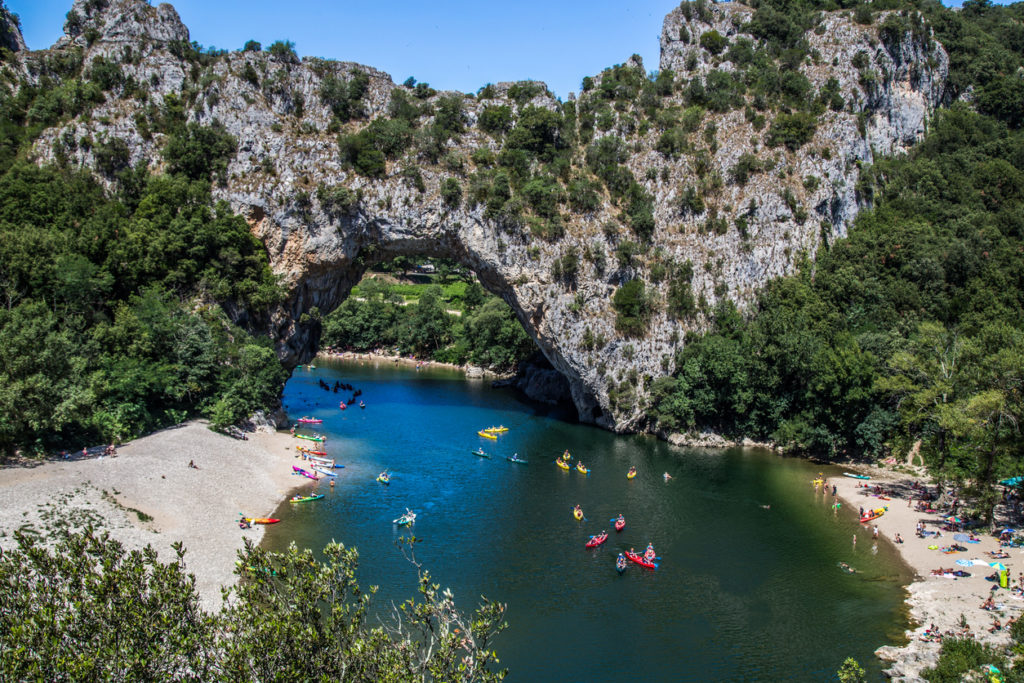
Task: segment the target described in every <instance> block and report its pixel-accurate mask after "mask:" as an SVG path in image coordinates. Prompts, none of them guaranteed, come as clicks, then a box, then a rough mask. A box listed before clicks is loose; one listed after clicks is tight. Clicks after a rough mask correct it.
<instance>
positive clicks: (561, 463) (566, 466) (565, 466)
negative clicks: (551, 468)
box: [555, 458, 569, 470]
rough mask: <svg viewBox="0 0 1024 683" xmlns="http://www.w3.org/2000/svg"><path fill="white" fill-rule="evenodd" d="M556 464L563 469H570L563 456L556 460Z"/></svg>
mask: <svg viewBox="0 0 1024 683" xmlns="http://www.w3.org/2000/svg"><path fill="white" fill-rule="evenodd" d="M555 464H556V465H558V466H559V467H561V468H562V469H563V470H567V469H569V466H568V465H567V464H565V463H564V462H562V459H561V458H559V459H558V460H555Z"/></svg>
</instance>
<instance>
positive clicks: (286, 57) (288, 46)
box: [267, 40, 299, 64]
mask: <svg viewBox="0 0 1024 683" xmlns="http://www.w3.org/2000/svg"><path fill="white" fill-rule="evenodd" d="M267 52H269V53H270V56H271V57H273V58H274V59H275V60H277V61H279V62H284V63H285V64H298V63H299V56H298V55H297V54H296V53H295V43H293V42H292V41H290V40H277V41H274V42H273V43H271V44H270V47H268V48H267Z"/></svg>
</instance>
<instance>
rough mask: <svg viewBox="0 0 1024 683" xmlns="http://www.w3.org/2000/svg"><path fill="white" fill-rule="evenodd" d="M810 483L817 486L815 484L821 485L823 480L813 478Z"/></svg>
mask: <svg viewBox="0 0 1024 683" xmlns="http://www.w3.org/2000/svg"><path fill="white" fill-rule="evenodd" d="M811 483H812V484H814V485H815V486H816V487H817V486H821V485H822V484H824V483H825V480H824V479H815V480H814V481H812V482H811Z"/></svg>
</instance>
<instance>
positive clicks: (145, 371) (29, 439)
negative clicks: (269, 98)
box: [0, 79, 285, 454]
mask: <svg viewBox="0 0 1024 683" xmlns="http://www.w3.org/2000/svg"><path fill="white" fill-rule="evenodd" d="M72 80H73V79H72ZM52 92H53V91H52V90H44V89H38V90H31V89H30V90H29V91H28V92H26V91H24V90H23V91H21V92H19V94H18V96H17V97H14V98H10V97H7V98H0V110H2V111H3V115H2V117H3V119H4V121H5V122H6V123H14V124H17V123H21V124H23V125H22V126H17V125H5V126H3V127H2V129H0V135H2V136H3V140H2V141H0V148H3V149H7V150H17V149H19V148H21V147H22V146H23V145H25V144H27V143H28V142H29V140H30V139H31V138H30V135H29V132H31V131H32V130H34V131H35V133H38V130H39V128H35V129H31V128H29V124H30V123H31V119H32V118H33V117H35V116H38V115H39V114H37V112H38V111H39V109H40V107H42V106H43V105H44V104H45V103H46V102H47V101H48V99H47V98H50V97H51V96H52ZM155 118H156V119H157V120H159V121H160V122H161V124H160V125H161V126H163V132H164V133H166V135H167V140H168V142H167V145H166V147H165V151H164V158H165V160H166V161H167V164H168V170H169V173H167V174H165V175H153V174H151V173H150V172H149V170H148V169H147V168H146V167H145V166H143V165H140V166H138V167H132V166H131V165H130V164H129V163H128V152H127V148H123V147H122V146H119V145H116V144H113V142H110V143H107V142H105V141H95V142H93V141H89V144H93V145H94V147H93V149H94V150H95V151H96V157H97V161H98V163H99V165H100V169H99V170H100V171H101V172H102V173H104V174H105V175H106V176H107V177H108V179H112V186H111V189H105V188H104V187H103V185H101V183H100V182H98V180H97V179H96V178H95V177H94V176H93V175H92V174H91V173H89V172H88V171H85V170H81V169H75V168H71V167H70V166H68V165H62V164H60V163H58V164H57V165H56V166H51V167H39V166H37V165H35V164H33V163H30V162H27V161H25V160H23V159H21V158H16V157H15V156H14V155H13V154H12V155H8V156H4V157H3V158H2V163H0V296H2V297H3V306H2V307H0V453H4V454H10V453H12V452H14V451H15V450H19V449H20V450H21V451H22V452H43V451H45V450H49V449H55V448H60V447H65V448H66V447H68V446H70V445H73V444H82V443H83V442H85V443H97V442H106V443H113V442H120V441H123V440H127V439H130V438H133V437H135V436H139V435H141V434H143V433H145V432H148V431H152V430H153V429H156V428H158V427H161V426H164V425H168V424H174V423H177V422H180V421H182V420H183V419H185V418H186V417H188V416H191V415H196V414H201V415H205V416H206V417H209V418H210V419H211V420H212V421H213V423H214V424H215V425H217V426H226V425H230V424H233V423H234V422H237V421H238V420H240V419H242V418H244V417H246V416H247V415H249V414H251V413H252V412H253V411H255V410H257V409H260V408H264V407H266V406H268V405H271V404H272V403H273V402H274V400H275V399H276V397H277V395H278V392H279V390H280V387H281V385H282V384H283V382H284V379H285V373H284V370H283V368H282V367H281V365H280V363H279V362H278V360H277V357H276V355H275V353H274V350H273V348H272V346H271V344H270V341H269V340H268V339H257V338H255V337H253V336H251V335H250V334H249V333H247V332H246V331H245V330H243V329H241V328H240V327H238V326H237V325H235V324H233V323H232V322H231V320H230V319H229V317H228V316H227V314H226V313H225V309H226V308H233V309H235V310H238V309H247V310H250V311H259V310H262V309H266V308H267V307H268V306H269V305H271V304H273V303H275V302H277V301H279V300H280V297H281V296H282V291H281V289H280V287H279V286H278V284H277V282H276V280H275V278H274V276H273V275H272V274H271V272H270V268H269V264H268V260H267V256H266V253H265V251H264V250H263V247H262V244H260V242H259V241H258V240H256V239H255V238H254V237H253V236H252V234H251V233H250V232H249V227H248V225H247V223H246V222H245V220H244V219H243V218H241V217H240V216H237V215H234V214H232V213H231V211H230V209H229V208H228V206H227V204H226V203H224V202H214V201H213V199H212V194H211V188H212V183H213V182H215V181H216V179H217V178H218V176H220V175H221V174H222V173H223V172H224V169H225V168H226V162H227V159H228V158H230V157H231V156H232V155H233V154H234V150H235V141H234V139H233V138H232V137H231V136H230V135H228V134H227V133H225V132H224V131H223V130H222V129H221V128H219V127H217V126H209V127H202V126H198V125H196V124H191V123H190V124H186V123H185V122H184V118H183V113H182V110H181V108H180V103H178V102H177V100H176V99H175V98H169V101H166V102H165V103H164V106H163V108H161V109H160V110H159V113H158V114H157V115H156V116H155ZM27 131H28V132H27ZM72 143H74V144H76V145H77V144H86V141H85V140H84V139H83V140H82V141H69V142H68V144H72Z"/></svg>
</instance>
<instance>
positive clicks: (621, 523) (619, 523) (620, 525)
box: [615, 519, 626, 531]
mask: <svg viewBox="0 0 1024 683" xmlns="http://www.w3.org/2000/svg"><path fill="white" fill-rule="evenodd" d="M625 528H626V520H624V519H617V520H615V530H616V531H622V530H623V529H625Z"/></svg>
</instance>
